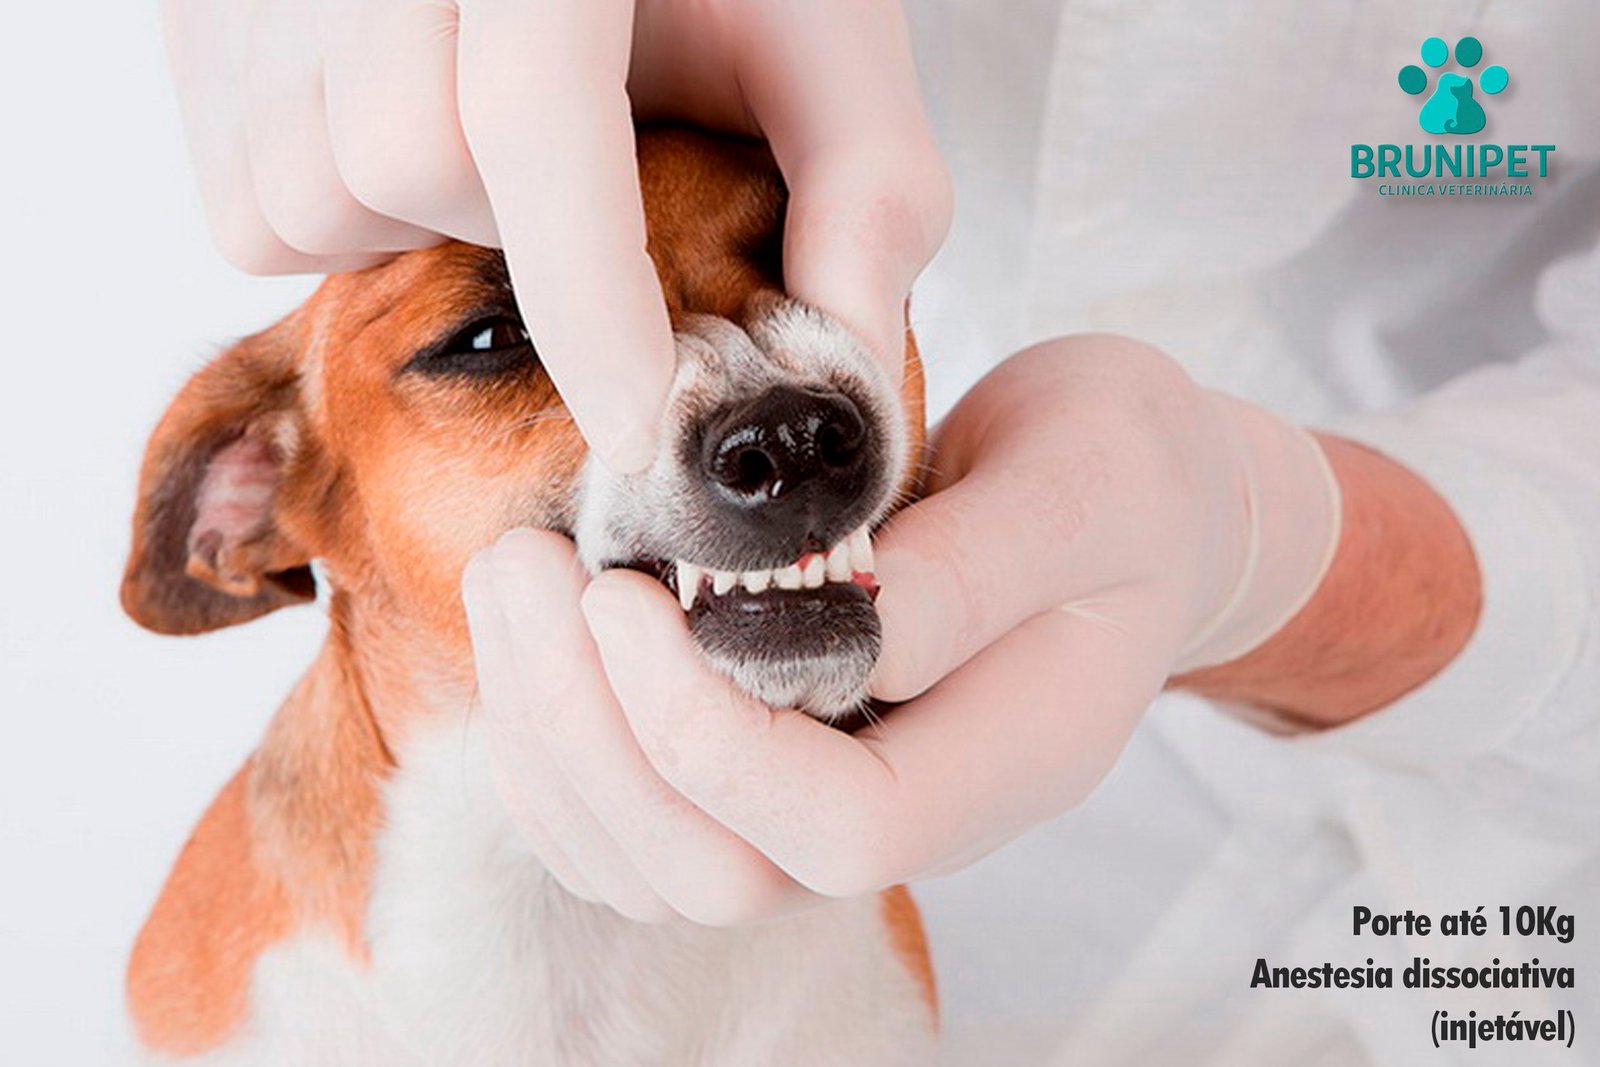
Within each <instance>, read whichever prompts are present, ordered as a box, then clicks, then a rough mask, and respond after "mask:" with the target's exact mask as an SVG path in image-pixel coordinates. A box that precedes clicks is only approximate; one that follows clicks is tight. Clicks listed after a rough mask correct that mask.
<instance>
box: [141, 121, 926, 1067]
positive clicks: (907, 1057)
mask: <svg viewBox="0 0 1600 1067" xmlns="http://www.w3.org/2000/svg"><path fill="white" fill-rule="evenodd" d="M639 163H640V172H641V180H642V183H643V190H644V199H645V206H646V214H647V217H648V222H649V242H650V246H649V247H650V252H651V255H652V256H653V257H654V259H655V263H656V265H657V268H658V270H659V273H660V276H661V279H662V282H663V287H664V289H665V293H666V298H667V302H668V305H669V308H670V310H671V312H672V316H673V322H674V327H675V330H676V332H677V351H678V371H677V376H676V379H675V382H674V385H673V391H672V396H671V400H670V408H669V415H668V418H669V431H668V432H667V433H666V434H665V435H664V437H663V445H662V448H661V452H660V455H659V456H658V457H657V458H656V460H655V462H654V464H653V465H652V466H651V467H650V468H649V469H647V470H646V471H644V472H642V473H640V474H637V475H629V476H617V475H613V474H611V473H608V472H607V471H606V470H605V469H604V468H603V467H602V466H601V465H600V464H599V463H597V462H594V461H591V460H589V459H588V458H587V457H586V454H585V446H584V442H583V440H582V438H581V437H580V436H579V434H578V432H577V430H576V428H575V427H574V425H573V423H572V421H571V419H570V418H569V417H567V416H566V415H565V413H564V411H563V409H562V407H561V400H560V397H559V396H557V394H556V391H555V388H554V386H553V385H552V384H551V382H550V380H549V378H547V377H546V375H545V373H544V372H543V370H542V369H541V367H540V365H539V361H538V357H537V354H536V353H535V351H534V348H533V346H532V345H531V344H530V343H529V341H528V338H527V335H526V333H525V332H524V331H523V330H522V327H521V324H520V322H519V321H518V319H517V313H516V307H515V304H514V302H513V299H512V292H511V289H510V285H509V282H508V279H507V276H506V271H505V267H504V263H503V260H502V258H501V257H500V255H499V254H498V253H495V252H491V251H488V250H485V249H480V248H474V247H469V246H464V245H459V244H449V245H444V246H441V247H437V248H432V249H428V250H425V251H419V252H412V253H409V254H406V255H403V256H401V257H399V258H398V259H395V260H394V261H392V262H390V263H388V264H386V265H384V266H381V267H376V268H373V269H370V270H366V271H362V272H359V273H352V274H346V275H339V276H334V277H330V278H329V279H328V280H327V281H326V282H325V283H324V284H323V285H322V286H321V287H320V288H319V289H318V290H317V292H316V294H315V295H314V296H313V297H312V298H311V299H310V300H309V301H308V302H307V303H306V304H305V305H304V306H302V307H301V308H299V309H298V310H296V311H295V312H294V313H292V314H291V315H289V316H288V317H287V318H285V319H284V320H282V321H281V322H279V323H278V324H277V325H275V326H273V327H271V328H270V329H268V330H266V331H264V332H262V333H259V334H256V335H254V336H252V337H249V338H247V339H245V340H243V341H241V342H240V343H238V344H237V345H236V346H234V347H233V348H232V349H230V350H229V351H227V352H225V353H224V354H222V355H221V356H220V357H219V358H217V359H216V360H215V361H214V362H212V363H211V364H210V365H209V366H207V367H205V368H204V369H203V370H201V371H200V372H199V373H198V374H197V375H196V376H195V377H194V378H193V379H192V380H191V381H190V382H189V383H188V385H187V386H186V387H185V388H184V389H183V390H182V392H181V393H180V394H179V396H178V397H177V399H176V401H175V402H174V403H173V405H172V407H171V409H170V410H169V411H168V412H167V414H166V416H165V417H164V418H163V419H162V420H161V423H160V425H159V426H158V427H157V428H156V431H155V433H154V435H153V437H152V439H151V442H150V445H149V448H148V450H147V453H146V456H145V460H144V465H143V468H142V472H141V484H140V490H139V502H138V507H137V513H136V515H135V517H134V524H133V550H132V554H131V558H130V559H129V562H128V568H127V574H126V577H125V580H124V584H123V603H124V605H125V607H126V609H127V611H128V612H129V614H131V615H132V616H133V618H134V619H136V620H137V621H138V622H140V623H141V624H143V625H145V626H147V627H149V628H151V629H154V630H157V631H160V632H163V633H177V634H191V633H200V632H203V631H206V630H211V629H214V628H217V627H221V626H227V625H231V624H234V623H240V622H245V621H247V620H249V619H253V618H255V617H257V616H259V615H262V614H265V613H267V612H270V611H272V610H274V609H276V608H279V607H282V606H284V605H288V604H294V603H297V602H302V601H307V600H310V599H312V598H313V597H314V595H315V580H314V579H313V576H312V571H311V563H312V561H313V560H318V561H321V565H322V567H323V568H324V573H323V575H322V579H323V580H324V581H325V582H326V583H327V585H328V586H329V587H330V589H331V593H330V596H329V599H328V611H329V615H330V620H331V623H332V625H331V627H330V629H329V635H328V639H327V643H326V645H325V647H324V648H323V650H322V652H321V654H320V655H319V656H318V658H317V660H316V661H315V662H314V663H313V664H312V666H311V667H310V669H309V670H308V671H307V672H306V674H305V675H304V677H303V678H302V679H301V680H300V682H299V683H298V685H297V686H296V687H295V689H294V690H293V692H292V693H291V694H290V695H289V697H288V699H287V700H286V701H285V702H284V704H283V705H282V707H281V708H280V709H279V710H278V712H277V714H276V716H275V717H274V718H273V720H272V723H271V725H270V726H269V727H268V729H267V732H266V736H265V737H264V738H263V740H262V742H261V745H260V747H259V748H258V749H257V750H256V752H255V753H254V754H253V755H252V756H251V757H250V758H249V759H248V760H247V761H246V763H245V765H244V767H243V768H242V769H240V770H239V771H238V773H237V774H235V775H234V777H233V779H232V780H231V781H230V782H229V783H228V784H227V785H226V786H225V787H224V788H223V790H222V792H221V794H220V795H219V796H218V797H217V799H216V800H215V802H214V803H213V804H212V806H211V808H210V810H209V811H207V813H206V814H205V817H204V818H203V819H202V821H201V823H200V825H199V827H198V828H197V829H196V830H195V832H194V834H193V836H192V837H191V839H190V840H189V842H188V844H187V845H186V846H185V847H184V849H183V852H182V855H181V856H180V857H179V858H178V861H177V864H176V867H175V868H174V870H173V871H172V873H171V875H170V877H169V879H168V881H167V884H166V887H165V889H164V890H163V892H162V894H161V897H160V899H159V900H158V901H157V902H156V905H155V907H154V910H153V911H152V913H151V915H150V917H149V919H148V921H147V922H146V924H145V926H144V929H143V931H142V932H141V933H140V935H139V938H138V942H137V944H136V945H135V947H134V950H133V956H132V961H131V963H130V965H129V971H128V998H129V1004H130V1010H131V1013H132V1016H133V1021H134V1023H135V1028H136V1031H137V1034H138V1037H139V1039H140V1042H141V1044H142V1046H143V1047H144V1049H145V1050H147V1052H148V1054H149V1057H150V1059H151V1060H152V1061H154V1062H174V1061H176V1062H184V1063H191V1062H192V1063H201V1064H207V1065H213V1064H215V1065H220V1064H240V1065H244V1064H252V1065H254V1064H260V1065H271V1067H310V1065H342V1064H374V1065H383V1067H409V1065H416V1067H423V1065H426V1067H435V1065H500V1064H505V1065H512V1064H515V1065H518V1067H527V1065H534V1064H538V1065H545V1064H583V1065H591V1064H592V1065H604V1067H616V1065H635V1064H641V1065H642V1064H674V1065H675V1064H706V1065H713V1064H715V1065H723V1064H726V1065H738V1067H751V1065H763V1067H765V1065H776V1064H806V1065H828V1064H841V1065H844V1064H848V1065H852V1067H859V1065H872V1064H901V1063H907V1064H920V1063H926V1062H929V1061H930V1059H931V1051H930V1050H931V1046H932V1041H933V1032H934V1025H935V1009H934V1001H933V988H932V977H931V972H930V970H929V965H928V960H927V955H926V950H925V946H924V944H923V940H922V935H921V930H920V926H919V923H918V919H917V914H916V909H915V906H914V905H913V904H912V903H911V901H910V898H909V897H908V896H907V895H906V893H905V891H904V890H902V889H894V890H890V891H888V892H886V893H883V894H881V895H879V896H877V897H871V898H864V899H858V900H845V901H838V902H835V903H832V904H830V905H827V906H824V907H820V908H817V909H814V910H811V911H808V912H805V913H802V914H799V915H796V916H793V917H791V918H785V919H782V920H776V921H772V922H768V923H765V924H761V925H757V926H752V927H744V928H730V929H715V928H710V927H703V926H697V925H694V924H692V923H689V922H687V921H684V922H676V923H668V924H662V925H641V924H636V923H633V922H630V921H629V920H627V919H625V918H622V917H621V916H619V915H617V914H616V913H614V912H612V911H610V910H609V909H606V908H603V907H598V906H595V905H590V904H587V903H585V902H583V901H580V900H577V899H576V898H573V897H571V896H569V895H568V894H566V893H565V892H564V891H563V890H561V889H560V888H559V887H558V885H557V884H556V883H555V882H554V881H553V880H551V879H550V878H549V877H547V876H546V874H545V873H544V872H543V870H542V869H541V868H540V866H539V864H538V863H537V861H536V860H535V859H534V858H533V857H532V856H531V855H530V853H529V852H528V851H527V850H526V849H525V848H523V847H522V846H521V844H520V842H519V840H518V837H517V834H516V831H515V830H514V829H513V827H512V826H511V824H510V822H509V821H508V819H507V817H506V815H505V814H504V812H503V811H502V809H501V808H500V806H499V803H498V801H497V799H496V797H495V794H494V792H493V790H492V788H491V787H490V784H489V774H488V770H487V763H486V755H485V751H484V742H483V740H482V738H481V737H480V736H479V733H480V728H479V727H478V726H476V725H475V724H474V716H473V715H472V713H471V712H472V704H473V700H474V693H475V689H474V680H473V670H472V656H471V649H470V646H469V642H468V635H467V629H466V623H465V619H464V616H463V612H462V609H461V602H460V596H459V592H458V588H459V581H460V575H461V571H462V567H463V565H464V564H465V563H466V561H467V559H468V557H469V556H470V555H471V554H472V553H473V552H474V551H476V550H477V549H479V548H481V547H483V546H484V545H486V544H488V543H490V542H492V541H493V540H494V539H495V538H496V537H497V536H498V535H499V534H500V533H502V532H503V531H505V530H507V529H509V528H512V527H516V526H528V525H532V526H546V527H551V528H554V529H557V530H562V531H566V532H568V533H571V534H572V535H573V536H574V537H575V539H576V540H577V543H578V545H579V550H580V553H581V556H582V558H583V559H584V561H585V562H586V564H588V565H589V566H590V567H591V568H595V569H599V568H602V567H606V566H615V565H627V566H635V567H641V568H645V569H649V570H651V571H653V572H654V573H656V574H658V576H660V577H661V578H662V580H663V581H665V582H667V583H668V585H669V586H671V587H672V588H674V589H676V590H677V591H678V593H679V595H680V598H681V600H682V602H683V604H684V605H685V609H686V610H687V611H688V612H689V614H690V618H691V622H692V625H693V629H694V632H695V634H696V637H697V638H698V640H699V643H700V645H701V647H702V649H703V650H704V652H705V654H706V655H707V656H708V657H710V659H711V660H712V662H714V663H715V664H717V665H718V666H719V667H721V668H722V669H723V670H725V671H726V672H727V673H728V674H729V675H730V676H731V677H732V678H733V679H734V680H735V681H736V682H737V683H738V684H739V685H741V686H742V687H743V688H745V689H746V690H747V691H749V692H750V693H752V694H754V695H756V696H759V697H762V698H764V699H766V700H768V701H769V702H772V703H774V704H784V705H798V706H802V707H804V708H806V709H807V710H809V711H811V712H812V713H813V714H816V715H818V716H820V717H824V718H827V717H834V716H839V715H842V714H844V713H846V712H848V711H849V710H850V709H851V708H853V707H855V706H856V705H858V704H860V702H861V701H862V699H863V696H864V693H865V687H866V681H867V676H868V673H869V672H870V670H871V667H872V664H873V661H874V659H875V657H876V654H877V643H878V628H877V617H876V615H875V613H874V611H873V608H872V602H871V598H870V585H871V579H870V571H871V564H870V544H869V543H868V540H867V531H869V530H870V529H871V528H872V527H873V526H874V524H876V523H878V522H879V521H881V520H882V518H883V517H884V516H885V514H886V513H887V512H888V511H889V510H890V508H891V506H892V504H893V502H894V501H895V500H896V499H897V498H898V496H899V495H900V494H901V493H902V492H903V491H904V490H905V489H906V488H907V487H908V485H909V482H908V477H909V475H908V472H909V471H910V470H911V469H912V467H913V464H912V462H911V461H912V457H913V456H914V455H915V454H916V452H917V450H918V449H919V448H920V446H921V425H922V411H921V395H920V388H919V384H920V380H921V377H920V374H919V372H918V371H919V368H918V367H917V365H916V352H915V347H914V345H912V344H911V342H910V340H909V337H908V341H907V351H906V361H907V373H906V375H905V383H906V384H905V386H904V388H903V390H902V391H901V392H900V393H898V394H897V392H896V390H895V389H894V387H893V386H891V384H890V383H889V381H888V380H887V378H886V377H885V376H884V375H883V373H882V372H881V370H880V369H879V368H878V367H877V365H876V364H875V363H874V361H873V360H872V359H871V358H869V356H868V354H867V353H866V352H865V351H864V349H863V348H862V346H861V345H860V344H858V343H857V342H856V341H855V340H854V338H853V337H852V336H851V335H850V334H849V333H848V332H846V331H845V330H844V329H842V328H841V327H840V326H839V325H837V324H836V323H834V322H833V321H830V320H829V319H828V318H827V317H825V316H824V315H821V314H819V313H818V312H816V311H814V310H812V309H810V308H807V307H804V306H801V305H799V304H796V303H794V302H792V301H789V300H787V299H785V298H784V297H783V296H782V295H781V281H780V275H779V268H778V264H779V247H780V241H779V230H780V226H781V219H782V211H783V202H784V194H783V188H782V183H781V181H780V180H779V179H778V177H777V175H776V172H775V170H774V168H773V166H772V164H771V161H770V157H768V156H767V155H766V153H765V152H764V150H762V149H760V148H759V147H757V146H754V145H750V144H745V143H735V142H729V141H721V140H716V139H712V138H708V137H703V136H700V135H693V134H688V133H685V132H673V131H641V134H640V140H639Z"/></svg>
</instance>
